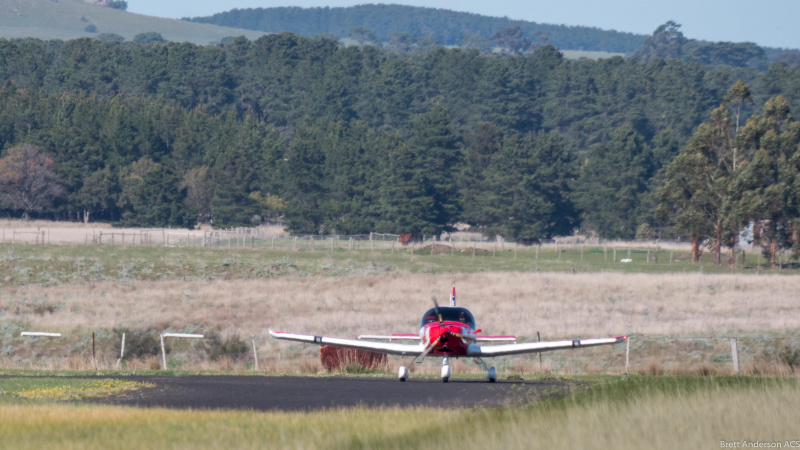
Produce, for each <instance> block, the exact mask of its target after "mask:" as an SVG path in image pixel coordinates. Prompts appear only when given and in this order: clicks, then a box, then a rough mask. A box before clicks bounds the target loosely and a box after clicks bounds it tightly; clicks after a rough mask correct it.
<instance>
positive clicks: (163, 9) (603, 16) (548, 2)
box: [127, 0, 800, 49]
mask: <svg viewBox="0 0 800 450" xmlns="http://www.w3.org/2000/svg"><path fill="white" fill-rule="evenodd" d="M127 1H128V11H130V12H134V13H138V14H145V15H149V16H157V17H169V18H181V17H196V16H209V15H212V14H215V13H218V12H223V11H229V10H231V9H234V8H239V9H243V8H270V7H275V6H300V7H304V8H310V7H319V6H329V7H343V6H353V5H358V4H364V3H393V4H403V5H411V6H426V7H432V8H442V9H449V10H454V11H464V12H471V13H476V14H482V15H487V16H495V17H504V16H506V17H508V18H510V19H518V20H527V21H532V22H539V23H551V24H564V25H584V26H590V27H597V28H602V29H606V30H617V31H627V32H632V33H637V34H648V35H649V34H652V33H653V30H655V29H656V27H658V26H659V25H661V24H663V23H664V22H666V21H668V20H673V21H675V22H677V23H679V24H681V25H682V27H681V31H682V32H683V34H684V36H686V37H687V38H690V39H701V40H706V41H730V42H755V43H756V44H759V45H762V46H766V47H783V48H795V49H796V48H800V26H797V21H798V19H799V18H800V1H798V0H762V1H760V2H758V1H754V0H660V1H653V0H604V1H601V0H559V1H552V0H538V1H537V0H424V1H422V0H396V1H388V2H381V1H377V0H373V1H356V0H289V1H287V0H226V1H219V0H127Z"/></svg>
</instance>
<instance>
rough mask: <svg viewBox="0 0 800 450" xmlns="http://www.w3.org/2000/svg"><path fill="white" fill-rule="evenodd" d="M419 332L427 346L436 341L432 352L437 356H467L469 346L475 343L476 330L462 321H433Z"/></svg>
mask: <svg viewBox="0 0 800 450" xmlns="http://www.w3.org/2000/svg"><path fill="white" fill-rule="evenodd" d="M419 334H420V338H421V339H422V343H423V345H425V347H428V346H429V345H430V344H431V343H432V342H435V344H434V346H433V350H431V352H430V354H431V355H436V356H453V357H458V356H466V355H467V347H469V345H470V344H473V343H475V330H473V329H472V327H470V326H469V325H467V324H464V323H460V322H450V321H445V322H442V324H441V325H440V324H439V322H431V323H429V324H426V325H425V326H423V327H422V328H420V330H419Z"/></svg>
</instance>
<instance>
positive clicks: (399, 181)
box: [381, 104, 463, 235]
mask: <svg viewBox="0 0 800 450" xmlns="http://www.w3.org/2000/svg"><path fill="white" fill-rule="evenodd" d="M462 160H463V156H462V153H461V148H460V142H459V139H458V137H457V136H456V134H455V133H454V131H453V129H452V125H451V123H450V120H449V119H448V117H447V110H446V109H445V108H444V107H443V106H441V105H440V104H436V105H435V106H434V107H433V108H431V110H430V111H428V112H426V113H424V114H421V115H419V116H418V117H417V118H415V120H414V134H413V135H412V136H411V139H410V142H409V144H408V145H399V146H397V147H395V149H394V150H393V151H392V153H391V154H390V155H389V164H388V168H387V173H386V175H385V176H384V183H383V187H382V189H381V199H382V200H381V201H382V205H383V209H384V212H385V213H384V220H383V221H382V222H381V224H382V225H381V228H382V230H385V231H390V230H391V231H390V232H404V233H409V232H414V233H424V234H434V235H438V234H440V233H441V232H443V231H448V230H450V229H451V226H452V225H453V223H454V221H455V220H457V219H458V216H459V214H460V211H461V205H460V203H459V198H458V195H457V192H458V191H457V189H458V186H457V175H458V173H459V171H460V170H461V164H462Z"/></svg>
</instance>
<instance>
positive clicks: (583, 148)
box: [0, 33, 800, 239]
mask: <svg viewBox="0 0 800 450" xmlns="http://www.w3.org/2000/svg"><path fill="white" fill-rule="evenodd" d="M0 60H2V61H3V62H4V63H3V64H0V86H2V87H0V105H2V107H0V148H2V149H3V150H2V154H0V157H2V161H3V162H2V163H0V167H2V168H3V170H0V187H2V192H3V196H2V197H0V201H1V202H2V204H3V208H4V212H5V214H6V215H9V216H21V215H23V214H27V215H28V216H40V217H55V218H62V219H64V218H69V219H72V220H84V219H88V220H103V221H111V222H114V223H118V224H121V225H130V226H150V225H160V226H163V225H170V226H193V225H195V224H197V223H198V222H212V223H213V224H214V225H215V226H228V225H243V224H252V223H258V222H259V221H265V220H270V219H275V218H278V217H281V218H283V219H284V220H285V221H286V222H287V223H288V224H289V226H290V229H291V230H292V231H293V232H297V233H332V232H335V233H341V234H358V233H364V232H368V231H379V232H391V233H397V232H423V233H427V234H434V233H438V232H441V231H442V230H447V229H448V228H449V227H451V226H452V225H454V224H455V223H458V222H465V223H469V224H472V225H475V226H477V227H479V229H480V230H482V231H484V232H486V233H487V234H500V235H503V236H506V237H508V238H517V237H549V236H552V235H556V234H569V233H571V232H572V231H573V230H576V229H581V230H582V231H584V232H587V233H595V234H597V235H599V236H602V237H605V238H623V239H629V238H633V237H635V236H636V234H637V230H640V229H642V227H643V226H646V227H645V228H649V229H653V230H657V231H658V232H659V233H660V235H661V236H663V237H669V236H687V237H688V236H689V234H691V233H689V232H688V231H686V229H685V228H680V227H675V226H674V225H675V223H674V222H676V220H677V219H675V218H672V217H671V216H670V215H669V214H666V215H659V212H658V211H659V208H658V206H659V203H661V199H660V197H659V192H660V189H661V188H662V187H663V186H665V185H666V184H667V181H668V177H667V176H668V172H669V171H668V167H669V166H670V164H671V163H672V162H673V160H674V159H675V157H676V156H677V155H679V153H680V151H681V149H683V148H685V147H686V146H687V145H688V143H689V142H691V141H692V139H693V136H694V134H695V133H696V130H697V127H698V126H699V125H700V124H701V123H703V122H704V121H705V120H706V119H707V118H708V117H709V116H710V114H711V113H712V112H713V111H714V110H715V109H716V108H718V106H719V105H720V104H721V103H722V102H723V101H724V99H725V98H727V96H728V95H729V90H730V89H731V86H734V85H735V84H736V82H737V80H741V81H742V82H743V83H745V84H747V85H748V86H749V88H748V89H749V90H751V92H750V95H749V99H750V100H752V103H750V101H749V100H748V101H746V102H743V103H741V104H740V105H739V106H740V108H739V109H738V110H737V111H738V112H737V114H738V115H737V117H738V119H739V121H740V123H742V124H744V123H746V121H747V120H748V119H749V118H750V117H751V116H752V117H758V111H760V110H761V109H762V108H763V106H764V105H766V104H768V102H769V101H770V99H772V98H774V97H776V96H777V95H781V98H782V99H783V100H782V101H783V102H785V104H786V107H787V108H788V109H790V110H791V109H792V108H793V107H795V105H797V102H798V100H800V84H798V83H797V80H798V79H800V77H798V73H797V69H796V68H794V67H791V66H789V65H787V64H785V63H775V64H772V65H771V66H770V67H769V68H768V69H767V70H766V71H765V72H763V73H761V72H759V71H758V70H757V69H756V68H753V67H730V66H706V65H702V64H699V63H685V62H681V61H679V60H677V59H675V58H661V57H654V58H652V59H650V60H648V61H647V62H643V61H638V60H636V59H632V58H619V57H617V58H611V59H605V60H599V61H590V60H578V61H572V60H567V59H565V58H563V57H562V55H561V54H560V53H559V52H558V51H557V50H556V49H555V48H554V47H552V46H549V45H544V46H542V47H540V48H538V49H536V50H535V51H533V52H532V53H530V54H528V55H526V56H513V55H510V56H500V55H494V56H485V55H481V54H480V53H479V52H478V51H475V50H461V49H443V48H435V49H433V50H430V51H428V52H423V53H417V54H397V53H393V52H387V51H384V50H381V49H378V48H375V47H372V46H362V47H342V46H340V45H339V43H338V42H337V41H335V40H331V39H327V38H320V39H308V38H304V37H301V36H297V35H293V34H289V33H286V34H280V35H269V36H264V37H262V38H260V39H258V40H256V41H252V42H251V41H248V40H246V39H244V38H237V39H234V40H232V41H231V42H229V43H227V44H224V45H221V46H216V47H211V46H209V47H202V46H195V45H192V44H185V43H165V44H161V43H154V44H148V45H139V44H135V43H126V42H102V41H99V40H97V39H78V40H73V41H67V42H62V41H39V40H0ZM31 147H33V148H34V150H35V151H31ZM737 148H739V147H737ZM42 156H43V157H44V158H45V160H44V161H45V162H42V160H41V157H42ZM25 158H28V160H29V161H32V162H31V163H30V164H27V165H25V164H23V166H25V167H34V166H35V167H38V168H39V170H38V172H37V173H49V172H52V173H53V174H54V175H55V177H56V178H54V180H56V181H53V182H50V183H48V184H52V185H55V184H57V185H58V187H59V188H58V189H55V190H53V191H50V192H45V193H44V197H48V199H47V200H46V201H42V202H39V203H37V205H40V206H35V207H31V206H23V203H19V202H14V201H12V199H10V198H9V197H8V193H9V192H16V193H17V195H18V196H19V195H22V194H21V192H23V191H24V189H23V188H21V186H22V185H23V183H21V181H20V180H21V178H20V177H19V173H18V172H19V169H18V168H19V167H22V166H20V165H19V161H20V160H26V159H25ZM48 159H49V160H50V161H51V162H50V163H47V162H46V161H47V160H48ZM15 161H16V162H15ZM36 161H39V162H36ZM15 167H16V168H17V169H14V168H15ZM15 173H16V175H15ZM48 176H49V175H48ZM15 183H16V184H15Z"/></svg>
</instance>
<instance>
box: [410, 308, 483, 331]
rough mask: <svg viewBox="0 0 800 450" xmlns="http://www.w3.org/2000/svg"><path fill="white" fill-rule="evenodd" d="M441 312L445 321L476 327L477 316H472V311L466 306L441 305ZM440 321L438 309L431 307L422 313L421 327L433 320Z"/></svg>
mask: <svg viewBox="0 0 800 450" xmlns="http://www.w3.org/2000/svg"><path fill="white" fill-rule="evenodd" d="M439 312H440V313H441V314H442V320H444V321H445V322H461V323H463V324H466V325H469V327H470V328H472V329H473V330H474V329H475V318H474V317H472V313H471V312H469V310H468V309H466V308H461V307H457V306H440V307H439ZM438 321H439V317H438V316H437V315H436V309H435V308H431V309H429V310H427V311H426V312H425V314H423V315H422V323H421V324H420V328H421V327H424V326H425V325H427V324H429V323H431V322H438Z"/></svg>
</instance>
